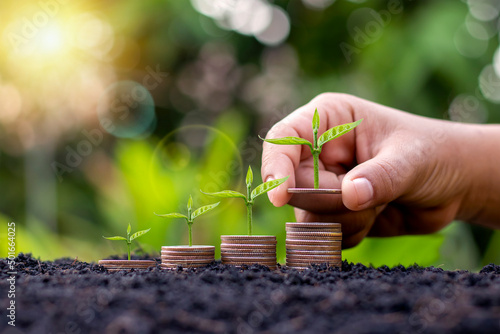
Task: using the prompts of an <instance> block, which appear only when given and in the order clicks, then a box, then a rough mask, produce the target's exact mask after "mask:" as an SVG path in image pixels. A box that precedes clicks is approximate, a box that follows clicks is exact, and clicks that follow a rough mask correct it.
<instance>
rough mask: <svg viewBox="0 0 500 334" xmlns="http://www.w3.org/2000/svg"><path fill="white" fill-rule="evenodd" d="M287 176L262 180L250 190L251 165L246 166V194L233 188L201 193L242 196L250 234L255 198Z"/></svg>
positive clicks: (251, 181) (217, 195)
mask: <svg viewBox="0 0 500 334" xmlns="http://www.w3.org/2000/svg"><path fill="white" fill-rule="evenodd" d="M288 177H289V176H286V177H284V178H281V179H277V180H271V181H267V182H264V183H262V184H261V185H259V186H257V187H256V188H255V189H254V190H252V183H253V172H252V167H250V166H248V171H247V177H246V185H247V194H246V195H245V194H242V193H240V192H237V191H233V190H223V191H219V192H215V193H206V192H204V191H202V193H204V194H206V195H209V196H213V197H219V198H242V199H243V200H245V205H246V206H247V225H248V235H252V207H253V204H254V201H255V199H256V198H257V197H259V196H260V195H262V194H265V193H267V192H268V191H270V190H272V189H274V188H276V187H278V186H279V185H281V184H282V183H283V182H285V181H286V180H287V179H288Z"/></svg>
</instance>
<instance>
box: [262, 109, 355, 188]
mask: <svg viewBox="0 0 500 334" xmlns="http://www.w3.org/2000/svg"><path fill="white" fill-rule="evenodd" d="M361 121H363V119H360V120H358V121H356V122H353V123H346V124H341V125H337V126H335V127H333V128H331V129H328V130H326V131H325V132H324V133H323V134H322V135H321V136H320V137H319V138H318V130H319V114H318V109H316V110H315V111H314V116H313V120H312V129H313V139H314V141H313V142H312V143H311V142H310V141H309V140H306V139H303V138H299V137H283V138H276V139H264V138H262V137H260V136H259V138H260V139H262V140H264V141H266V142H268V143H271V144H277V145H307V146H309V148H310V149H311V154H312V156H313V161H314V189H318V188H319V155H320V154H321V149H322V147H323V145H324V144H326V143H327V142H329V141H330V140H332V139H335V138H338V137H340V136H342V135H344V134H346V133H348V132H349V131H351V130H352V129H354V128H355V127H356V126H358V125H359V124H360V123H361Z"/></svg>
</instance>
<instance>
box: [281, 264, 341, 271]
mask: <svg viewBox="0 0 500 334" xmlns="http://www.w3.org/2000/svg"><path fill="white" fill-rule="evenodd" d="M287 267H288V268H290V269H295V270H300V271H303V270H311V269H312V267H307V266H304V267H299V266H288V265H287ZM329 267H334V268H340V269H341V270H342V266H341V265H340V266H337V265H333V266H332V265H330V266H329Z"/></svg>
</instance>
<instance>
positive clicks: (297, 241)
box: [286, 239, 342, 246]
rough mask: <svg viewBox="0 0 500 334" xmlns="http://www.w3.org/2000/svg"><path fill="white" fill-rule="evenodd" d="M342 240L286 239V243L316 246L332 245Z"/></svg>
mask: <svg viewBox="0 0 500 334" xmlns="http://www.w3.org/2000/svg"><path fill="white" fill-rule="evenodd" d="M339 242H342V240H341V239H337V240H324V239H321V240H314V239H302V240H300V239H287V240H286V245H287V246H288V245H290V246H292V245H316V246H332V245H336V244H338V243H339Z"/></svg>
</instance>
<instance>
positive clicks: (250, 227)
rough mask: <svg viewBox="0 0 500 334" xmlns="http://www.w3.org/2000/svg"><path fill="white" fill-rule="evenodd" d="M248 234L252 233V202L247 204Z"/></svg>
mask: <svg viewBox="0 0 500 334" xmlns="http://www.w3.org/2000/svg"><path fill="white" fill-rule="evenodd" d="M247 223H248V235H252V204H251V203H248V204H247Z"/></svg>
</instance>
